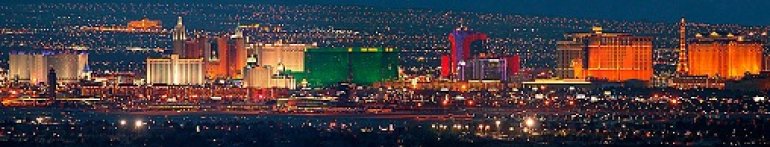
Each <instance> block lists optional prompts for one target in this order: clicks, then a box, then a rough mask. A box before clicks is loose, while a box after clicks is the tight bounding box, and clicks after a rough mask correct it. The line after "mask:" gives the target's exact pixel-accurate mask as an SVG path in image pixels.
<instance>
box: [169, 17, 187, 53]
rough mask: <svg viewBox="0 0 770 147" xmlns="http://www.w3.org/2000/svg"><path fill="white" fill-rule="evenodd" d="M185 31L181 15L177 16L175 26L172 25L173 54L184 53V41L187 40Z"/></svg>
mask: <svg viewBox="0 0 770 147" xmlns="http://www.w3.org/2000/svg"><path fill="white" fill-rule="evenodd" d="M186 33H187V32H186V31H185V28H184V25H183V24H182V16H179V18H178V20H177V22H176V26H175V27H174V32H173V34H172V35H173V36H172V37H171V39H172V41H173V51H174V54H177V55H186V53H185V52H184V51H185V49H186V47H185V41H187V34H186Z"/></svg>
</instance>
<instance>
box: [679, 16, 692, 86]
mask: <svg viewBox="0 0 770 147" xmlns="http://www.w3.org/2000/svg"><path fill="white" fill-rule="evenodd" d="M686 35H687V21H685V19H684V17H682V20H681V21H680V22H679V64H677V67H676V71H677V72H679V73H687V72H688V71H689V65H687V37H686Z"/></svg>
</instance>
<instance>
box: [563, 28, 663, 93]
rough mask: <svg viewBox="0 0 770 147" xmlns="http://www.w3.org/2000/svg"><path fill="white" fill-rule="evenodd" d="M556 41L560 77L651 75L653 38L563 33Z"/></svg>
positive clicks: (610, 78)
mask: <svg viewBox="0 0 770 147" xmlns="http://www.w3.org/2000/svg"><path fill="white" fill-rule="evenodd" d="M565 37H566V38H567V39H566V40H564V41H559V42H557V51H556V53H557V61H556V62H557V68H556V75H557V76H559V77H560V78H563V79H602V80H607V81H610V82H622V81H626V80H631V79H636V80H642V81H650V80H651V78H652V38H650V37H637V36H632V35H630V34H626V33H604V32H602V28H601V27H594V28H593V32H591V33H573V34H568V35H565Z"/></svg>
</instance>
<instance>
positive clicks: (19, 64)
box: [8, 52, 88, 83]
mask: <svg viewBox="0 0 770 147" xmlns="http://www.w3.org/2000/svg"><path fill="white" fill-rule="evenodd" d="M8 63H9V73H8V76H9V79H16V80H19V81H20V82H29V83H46V80H47V77H46V76H47V75H48V71H49V68H50V69H53V70H55V71H56V73H57V74H56V76H57V80H58V81H59V82H62V83H72V82H77V81H78V80H79V79H81V78H83V77H85V76H87V75H86V73H87V72H86V71H85V70H84V69H86V67H87V64H88V54H86V53H69V52H68V53H42V54H39V53H33V54H27V53H11V54H10V55H9V61H8Z"/></svg>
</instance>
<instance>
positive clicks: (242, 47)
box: [206, 33, 248, 79]
mask: <svg viewBox="0 0 770 147" xmlns="http://www.w3.org/2000/svg"><path fill="white" fill-rule="evenodd" d="M213 40H214V41H213V42H212V44H211V49H210V52H209V53H207V54H209V57H208V59H207V63H206V64H207V65H206V75H207V77H208V78H209V79H242V78H243V68H244V67H246V59H247V56H248V55H247V51H246V42H245V40H244V38H243V36H242V34H241V33H236V35H227V34H224V35H220V36H218V37H216V38H214V39H213Z"/></svg>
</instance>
